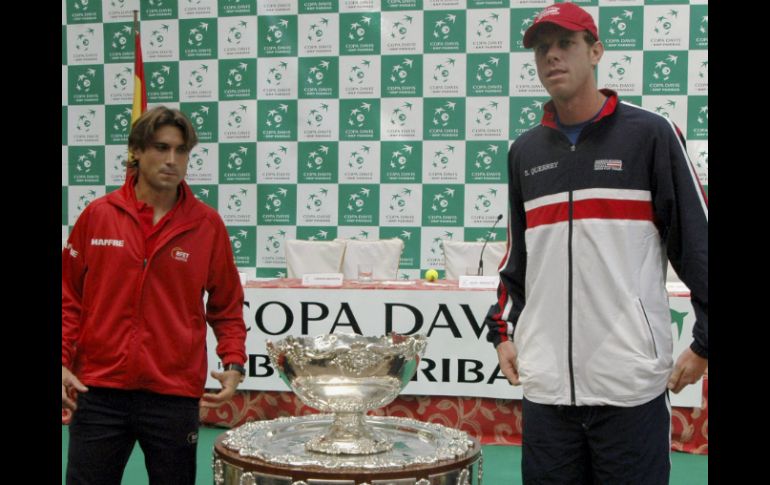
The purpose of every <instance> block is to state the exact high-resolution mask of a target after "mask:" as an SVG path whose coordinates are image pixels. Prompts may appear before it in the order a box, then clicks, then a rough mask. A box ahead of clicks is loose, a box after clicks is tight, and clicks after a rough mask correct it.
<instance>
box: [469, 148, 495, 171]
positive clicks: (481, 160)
mask: <svg viewBox="0 0 770 485" xmlns="http://www.w3.org/2000/svg"><path fill="white" fill-rule="evenodd" d="M499 149H500V147H499V146H498V145H488V146H487V147H486V148H483V149H481V150H479V151H478V152H476V158H475V159H474V160H473V167H474V168H475V169H476V170H478V171H482V172H489V171H490V170H491V169H492V167H493V164H494V162H495V157H496V156H497V152H498V151H499Z"/></svg>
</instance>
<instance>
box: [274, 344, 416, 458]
mask: <svg viewBox="0 0 770 485" xmlns="http://www.w3.org/2000/svg"><path fill="white" fill-rule="evenodd" d="M426 345H427V339H426V338H425V336H424V335H411V336H404V335H398V334H388V335H383V336H380V337H363V336H361V335H355V334H329V335H319V336H317V337H299V338H297V337H292V336H289V337H286V338H284V339H282V340H279V341H277V342H275V343H273V342H271V341H269V340H268V341H267V353H268V355H269V356H270V360H271V361H272V363H273V366H274V367H275V368H276V369H277V370H278V374H279V375H280V377H281V379H282V380H283V381H284V382H285V383H286V384H287V385H288V386H289V387H290V388H291V390H292V391H294V393H295V394H297V396H299V398H300V399H301V400H302V402H303V403H305V404H306V405H307V406H310V407H312V408H315V409H318V410H319V411H324V412H330V413H333V421H332V424H331V426H330V427H329V428H328V429H327V430H326V431H325V432H324V433H323V434H322V435H320V436H315V437H313V438H311V439H310V440H309V441H308V442H307V443H306V444H305V448H306V449H307V450H308V451H315V452H321V453H328V454H334V455H339V454H349V455H367V454H373V453H381V452H384V451H388V450H390V449H391V448H393V443H391V442H390V441H389V440H388V439H386V438H385V437H384V436H383V435H382V434H381V433H378V432H377V431H376V430H374V429H373V427H371V426H369V425H368V424H367V423H366V420H365V415H366V412H367V411H368V410H370V409H376V408H379V407H382V406H385V405H386V404H388V403H390V402H391V401H393V399H395V398H396V396H398V394H399V393H400V392H401V390H402V389H403V388H404V387H405V386H406V385H407V384H408V383H409V381H410V380H411V379H412V376H414V374H415V372H416V371H417V365H418V364H419V362H420V355H422V353H423V352H424V351H425V346H426Z"/></svg>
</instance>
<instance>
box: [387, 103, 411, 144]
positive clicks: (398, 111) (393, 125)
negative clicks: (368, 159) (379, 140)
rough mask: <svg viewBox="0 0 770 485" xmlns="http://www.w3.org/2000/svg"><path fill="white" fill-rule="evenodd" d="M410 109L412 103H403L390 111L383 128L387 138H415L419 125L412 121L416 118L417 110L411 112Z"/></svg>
mask: <svg viewBox="0 0 770 485" xmlns="http://www.w3.org/2000/svg"><path fill="white" fill-rule="evenodd" d="M412 108H413V104H412V103H410V102H409V101H404V102H403V103H402V104H400V105H397V106H396V107H395V108H393V110H391V112H390V117H389V119H388V124H387V126H386V128H385V134H386V136H387V138H415V137H416V136H417V133H418V127H419V125H418V124H417V122H413V120H414V119H416V118H418V117H419V114H418V113H417V112H416V111H417V110H415V111H414V112H413V111H412Z"/></svg>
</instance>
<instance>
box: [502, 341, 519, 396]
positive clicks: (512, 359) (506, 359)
mask: <svg viewBox="0 0 770 485" xmlns="http://www.w3.org/2000/svg"><path fill="white" fill-rule="evenodd" d="M496 350H497V360H498V361H499V362H500V371H502V373H503V375H504V376H505V377H506V378H508V382H510V383H511V385H512V386H518V385H519V384H521V381H519V370H518V369H517V368H516V347H515V346H514V345H513V342H511V341H510V340H508V341H506V342H503V343H501V344H500V345H498V346H497V349H496Z"/></svg>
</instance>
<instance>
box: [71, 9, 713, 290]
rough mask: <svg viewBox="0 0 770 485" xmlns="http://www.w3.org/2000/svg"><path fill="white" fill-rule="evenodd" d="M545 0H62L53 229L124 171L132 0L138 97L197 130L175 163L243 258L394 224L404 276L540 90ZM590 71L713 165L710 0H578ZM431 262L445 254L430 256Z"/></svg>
mask: <svg viewBox="0 0 770 485" xmlns="http://www.w3.org/2000/svg"><path fill="white" fill-rule="evenodd" d="M550 3H552V2H551V1H545V0H530V1H519V0H267V1H261V0H260V1H257V0H141V1H139V0H133V1H132V0H63V1H62V240H63V241H64V240H65V238H66V237H67V234H68V231H69V230H70V229H71V227H72V225H73V224H74V222H75V220H76V219H77V217H78V215H79V214H80V212H81V211H82V210H83V208H84V207H85V206H86V205H88V203H89V202H90V201H92V200H93V199H94V198H96V197H99V196H101V195H103V194H105V193H107V192H110V191H112V190H115V189H116V188H117V187H119V186H120V185H121V184H122V183H123V178H124V171H125V169H124V166H123V163H124V162H125V160H126V158H127V151H126V144H127V138H128V132H129V126H130V112H131V106H130V105H131V102H132V94H133V91H132V89H133V59H134V52H133V51H134V47H133V46H134V37H133V32H132V23H133V13H132V11H133V9H138V10H139V18H140V21H141V35H142V53H143V57H144V62H145V67H144V69H145V78H146V84H147V96H148V101H149V105H150V107H152V106H154V105H158V104H165V105H167V106H171V107H177V108H180V109H181V110H182V111H184V112H185V113H187V114H188V115H189V117H190V118H191V120H192V121H193V123H194V125H195V127H196V129H197V130H198V135H199V137H200V141H201V143H200V144H199V145H198V146H197V147H196V148H195V149H194V150H193V152H192V153H191V156H190V162H189V170H188V174H187V181H188V183H189V184H190V185H191V186H192V189H193V191H194V193H195V195H196V197H198V198H200V199H201V200H202V201H204V202H205V203H207V204H209V205H210V206H212V207H214V208H215V209H217V210H218V211H219V213H220V214H221V215H222V218H223V219H224V221H225V224H226V225H227V227H228V230H229V233H230V236H231V241H232V245H233V251H234V253H235V258H236V262H237V264H238V266H239V267H240V268H241V271H243V272H246V273H248V274H249V275H251V276H260V277H267V276H276V275H278V276H283V275H285V266H286V265H285V260H284V249H283V245H284V242H285V241H286V240H287V239H291V238H299V239H316V240H329V239H334V238H335V237H341V238H351V239H352V238H355V239H378V238H390V237H400V238H402V239H403V240H404V242H405V249H404V252H403V255H402V258H401V268H400V271H399V277H400V278H418V277H420V276H421V275H422V274H423V273H424V271H425V270H426V269H428V268H436V269H439V270H443V250H442V241H443V240H446V239H452V240H478V239H480V238H483V237H484V236H485V235H487V234H488V233H489V228H490V227H491V226H492V224H493V222H494V221H495V219H496V217H497V215H498V214H503V215H504V219H503V220H502V221H501V223H500V227H499V228H498V229H496V230H495V234H494V235H493V237H494V238H495V239H497V240H504V239H505V224H506V222H507V202H506V200H507V186H506V178H507V174H506V167H505V164H506V154H507V151H508V147H509V146H510V144H511V143H512V141H513V140H515V139H516V137H518V136H519V135H520V134H521V133H523V132H524V131H526V130H527V129H529V128H531V127H532V126H535V125H536V124H537V123H538V122H539V119H540V117H541V114H542V107H543V104H544V103H545V102H546V101H547V100H548V95H547V93H546V92H545V90H544V89H543V88H542V86H541V85H540V83H539V81H538V78H537V73H536V70H535V64H534V57H533V54H532V52H531V51H529V50H527V49H524V47H523V46H522V43H521V39H522V35H523V32H524V30H526V28H527V27H528V26H529V25H531V23H532V21H533V18H534V16H535V15H536V14H537V12H538V11H540V10H541V9H542V8H543V7H544V6H546V5H548V4H550ZM576 3H578V4H580V5H581V6H583V7H585V8H586V10H588V11H589V12H590V13H591V14H592V15H593V16H594V18H595V19H596V20H597V24H598V26H599V35H600V37H601V38H602V40H603V42H604V45H605V48H606V52H605V55H604V58H603V59H602V62H601V63H600V65H599V69H598V72H597V76H598V83H599V86H600V87H608V88H611V89H614V90H616V91H618V93H619V94H620V95H621V97H622V98H623V99H625V100H627V101H630V102H632V103H635V104H638V105H641V106H643V107H645V108H647V109H650V110H652V111H655V112H658V113H660V114H662V115H664V116H668V117H669V118H671V119H672V120H674V121H675V122H676V124H677V125H678V126H679V127H680V128H681V129H682V131H683V132H684V133H685V134H686V138H687V143H688V151H689V153H690V156H691V159H692V162H693V164H694V165H695V166H696V169H697V170H698V172H699V174H700V177H701V181H702V182H703V184H704V185H707V184H708V5H707V2H706V1H695V0H693V1H689V2H688V1H676V0H668V1H658V0H588V1H578V2H576ZM440 272H441V271H440Z"/></svg>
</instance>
